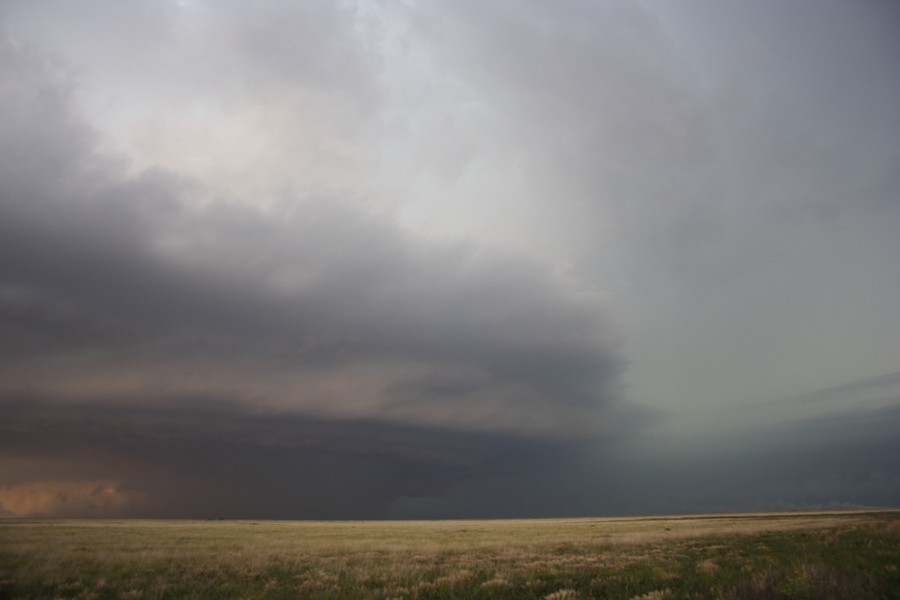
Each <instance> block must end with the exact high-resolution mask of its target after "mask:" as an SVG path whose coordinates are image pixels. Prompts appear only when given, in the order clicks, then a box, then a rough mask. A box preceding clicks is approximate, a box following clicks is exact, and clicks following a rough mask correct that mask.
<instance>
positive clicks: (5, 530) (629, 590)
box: [0, 511, 900, 600]
mask: <svg viewBox="0 0 900 600" xmlns="http://www.w3.org/2000/svg"><path fill="white" fill-rule="evenodd" d="M304 597H309V598H547V599H550V600H561V599H564V598H641V599H646V600H650V599H661V598H810V599H812V598H900V512H898V511H878V512H865V511H847V512H816V513H779V514H743V515H707V516H690V517H643V518H604V519H539V520H511V521H393V522H311V521H128V520H122V521H112V520H69V521H53V520H6V521H0V598H304Z"/></svg>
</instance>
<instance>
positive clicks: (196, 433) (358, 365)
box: [0, 42, 622, 517]
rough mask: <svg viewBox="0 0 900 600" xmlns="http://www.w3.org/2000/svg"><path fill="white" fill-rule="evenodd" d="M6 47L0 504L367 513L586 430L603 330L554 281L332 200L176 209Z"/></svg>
mask: <svg viewBox="0 0 900 600" xmlns="http://www.w3.org/2000/svg"><path fill="white" fill-rule="evenodd" d="M0 61H2V65H0V68H2V69H3V74H2V77H0V79H2V81H3V94H2V97H0V108H2V112H3V113H4V114H5V115H9V116H11V117H12V118H9V119H4V121H3V125H2V127H3V129H2V135H0V152H2V154H3V156H5V157H7V160H4V161H3V166H2V167H0V168H2V169H3V173H2V178H0V210H2V216H3V218H2V220H0V278H2V279H0V331H2V337H0V340H2V341H0V353H2V355H3V356H4V365H3V366H2V367H0V369H2V378H3V383H2V386H0V393H2V401H3V406H2V408H3V412H4V413H5V415H4V419H3V422H4V434H3V454H4V455H5V458H4V459H3V461H2V462H3V465H2V466H3V468H4V469H6V472H7V476H6V481H5V482H4V483H5V484H6V487H5V488H4V490H5V491H4V492H3V494H4V495H3V498H4V499H5V502H6V504H7V505H8V507H7V509H6V510H7V511H9V512H16V511H32V512H40V511H44V512H50V513H52V514H95V512H97V511H99V512H100V513H102V512H103V511H107V512H111V513H116V514H155V515H193V516H201V515H208V514H210V513H216V514H223V515H228V516H236V515H250V514H256V515H259V516H270V517H271V516H297V515H306V516H350V515H356V516H379V515H384V514H386V512H385V511H386V507H387V506H388V505H389V503H390V502H391V501H392V500H393V499H394V498H396V497H398V496H403V495H420V494H426V495H430V494H435V493H440V492H441V491H442V490H445V489H447V486H449V485H451V484H452V483H453V482H455V481H458V480H459V479H460V478H462V477H463V475H465V476H466V477H471V476H485V475H486V474H488V473H491V472H494V471H499V470H504V471H515V470H516V469H518V468H520V467H521V465H523V464H528V463H534V462H536V458H535V457H536V456H537V455H539V454H544V455H547V456H558V455H557V454H556V453H554V452H545V450H547V449H549V448H551V447H552V446H553V444H554V443H553V442H549V441H540V439H542V438H566V437H569V436H573V435H574V436H575V437H583V436H585V435H593V432H594V431H595V429H596V427H597V426H599V425H601V424H602V423H603V421H604V413H605V411H607V409H608V408H609V406H610V405H611V403H612V402H613V401H614V400H615V398H616V394H617V377H618V374H619V372H620V370H621V365H622V361H621V358H620V356H619V353H618V351H617V344H618V342H617V339H616V335H615V334H614V332H613V331H612V330H611V328H610V326H609V325H608V322H607V318H606V316H605V313H604V309H603V306H602V304H601V303H600V302H599V300H598V299H597V297H596V296H595V295H592V294H590V293H587V292H583V291H582V290H580V289H579V288H578V287H577V285H575V284H574V283H573V282H572V281H571V280H568V279H566V278H565V277H564V276H562V275H559V274H556V273H554V272H553V271H552V270H551V269H549V268H548V267H546V266H544V265H540V264H536V263H533V262H529V261H525V260H523V259H521V258H518V257H517V256H515V255H512V254H507V253H503V252H501V251H499V250H496V249H490V248H487V247H484V246H479V245H476V244H471V243H458V244H451V243H434V242H429V241H426V240H423V239H419V238H416V237H415V236H412V235H410V234H408V233H405V232H403V231H401V230H399V229H398V228H397V227H396V226H394V225H392V224H391V223H390V222H389V221H388V220H387V219H386V218H385V217H381V216H377V215H375V214H372V213H370V212H364V211H362V210H360V209H358V208H354V207H353V206H351V205H349V204H347V203H344V202H342V201H341V200H340V199H333V198H330V199H318V200H317V199H298V202H297V204H296V205H295V207H294V208H293V209H292V210H291V211H290V212H288V213H283V214H278V215H276V216H267V215H265V214H263V213H261V212H259V211H254V210H251V209H247V208H240V207H235V206H229V205H213V206H211V207H207V208H202V209H196V208H190V207H188V206H186V204H185V203H184V200H183V197H184V196H185V195H186V194H188V193H190V192H191V191H192V190H196V188H197V186H200V185H201V184H200V183H198V182H195V181H192V180H190V179H187V178H180V177H178V176H176V175H174V174H171V173H167V172H165V171H162V170H151V171H145V172H143V173H139V174H137V175H133V176H128V175H126V174H125V171H124V167H123V165H121V164H119V163H117V162H116V161H115V160H114V159H112V158H110V157H108V156H104V155H102V154H101V153H100V152H99V147H98V144H97V140H96V136H97V134H96V133H95V132H93V131H91V130H90V129H88V128H87V127H86V126H84V125H83V124H82V123H80V122H79V120H78V119H77V118H76V117H75V116H73V112H72V111H71V110H70V109H69V106H68V105H69V98H68V94H69V91H68V90H69V89H70V88H69V87H68V86H67V84H66V82H65V79H64V78H62V77H61V76H59V75H58V74H57V72H56V71H55V70H54V67H53V66H52V65H50V64H47V63H46V61H45V60H44V59H43V58H42V56H41V54H40V53H38V52H36V51H34V50H31V49H28V48H26V47H23V46H21V45H17V44H13V43H10V42H6V43H4V45H3V47H2V52H0ZM197 398H201V399H203V402H202V405H203V406H204V407H206V408H202V409H197V410H189V409H178V408H177V407H179V406H185V405H187V406H189V405H190V404H191V403H192V402H194V401H195V400H194V399H197ZM265 414H272V415H277V416H262V415H265ZM472 430H477V431H480V432H481V433H478V434H475V433H466V431H472ZM535 436H537V438H539V439H535ZM529 440H530V441H529ZM562 445H563V446H564V445H565V444H562ZM23 457H25V459H27V460H26V463H28V464H32V466H33V468H29V469H27V471H28V472H29V473H30V475H29V476H28V477H26V478H24V479H21V474H22V473H23V472H24V470H26V469H25V467H20V466H17V465H21V464H23V463H21V460H23ZM28 461H32V462H30V463H29V462H28ZM35 465H36V466H35ZM60 465H64V466H63V467H60ZM9 473H18V474H19V475H18V476H19V477H20V479H16V477H13V476H12V475H9ZM62 473H65V474H66V475H62ZM200 474H202V475H200ZM78 482H81V483H78ZM54 486H55V487H54ZM54 490H55V491H54ZM56 497H59V498H63V497H64V498H71V499H72V500H71V502H70V503H68V504H66V505H65V506H62V505H59V506H57V505H56V504H54V502H55V501H54V500H53V498H56ZM96 498H99V500H92V499H96ZM98 502H99V504H98ZM10 507H15V508H10ZM28 507H31V508H28Z"/></svg>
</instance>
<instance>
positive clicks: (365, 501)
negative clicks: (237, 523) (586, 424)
mask: <svg viewBox="0 0 900 600" xmlns="http://www.w3.org/2000/svg"><path fill="white" fill-rule="evenodd" d="M0 410H2V416H3V426H2V429H3V436H2V441H0V451H2V452H3V454H4V455H6V457H7V461H11V462H13V463H14V461H15V458H16V457H18V456H23V455H25V456H28V457H29V459H30V460H31V463H30V464H29V466H30V468H29V469H28V472H27V473H23V472H20V473H18V474H16V473H13V472H12V470H11V469H10V468H9V467H6V469H4V470H5V471H6V472H5V473H4V475H5V478H4V479H5V481H4V484H5V485H6V488H7V491H6V493H5V494H6V495H5V496H4V492H3V490H0V504H2V499H3V498H4V497H9V496H10V492H9V490H10V489H12V490H15V489H17V488H22V487H25V486H28V485H29V484H31V485H33V484H32V482H34V481H38V482H41V483H42V485H43V486H45V488H48V489H53V483H52V482H54V481H57V482H70V481H102V482H108V483H106V485H107V486H112V487H113V489H114V490H115V491H116V493H118V494H129V495H130V497H131V499H132V502H131V503H130V504H125V503H123V504H122V505H121V506H119V507H117V509H118V510H117V513H116V514H119V515H124V516H129V515H130V516H141V515H144V516H159V517H163V516H182V517H184V516H190V517H201V518H202V517H221V516H225V517H238V516H243V517H259V518H279V517H280V518H288V517H296V516H298V515H301V516H306V517H317V518H337V517H341V518H366V517H368V518H376V517H385V516H389V512H388V508H389V505H390V503H391V502H392V501H393V500H394V499H395V498H397V497H401V496H432V495H439V494H442V493H445V492H446V491H447V490H448V489H450V488H451V487H452V486H453V485H455V484H457V483H458V482H459V481H462V480H465V479H469V478H476V479H477V478H491V477H494V476H495V475H496V474H497V473H501V472H502V473H513V472H516V471H521V470H522V469H523V468H524V464H529V465H541V464H547V463H550V462H554V461H558V460H564V457H565V455H566V454H567V452H568V451H567V450H566V445H565V444H559V443H553V442H535V441H527V440H523V439H521V438H516V437H507V436H497V435H479V434H471V433H462V432H451V431H447V430H444V429H439V428H417V427H409V426H403V425H396V424H390V423H385V422H375V421H368V422H367V421H352V420H346V421H327V420H326V421H322V420H317V419H311V418H306V417H302V416H285V415H277V416H265V415H258V414H251V413H248V412H247V411H246V410H243V409H241V408H240V407H235V406H227V405H223V404H222V403H220V402H205V403H204V402H199V401H197V400H196V399H194V401H193V402H191V401H186V402H185V403H184V406H182V407H181V408H172V407H170V408H152V407H146V406H136V407H135V406H125V407H118V408H115V407H113V408H111V407H109V406H103V405H81V406H76V407H71V406H69V407H66V406H59V405H47V404H42V403H40V402H33V401H32V402H27V403H6V404H4V405H3V406H2V407H0ZM4 466H5V465H4ZM56 485H57V486H58V487H60V486H62V484H60V483H57V484H56ZM62 489H65V488H64V486H62ZM88 491H90V490H88ZM69 494H72V491H70V492H69ZM73 504H74V506H73V507H68V506H65V505H56V506H54V507H52V508H55V509H56V510H57V511H58V512H57V513H56V514H59V515H66V514H69V515H71V514H76V515H77V514H79V512H78V510H79V509H80V510H81V511H82V513H80V514H85V513H88V514H89V512H88V511H86V510H85V502H84V501H82V502H81V504H76V503H74V502H73ZM46 508H51V506H50V505H48V506H47V507H46Z"/></svg>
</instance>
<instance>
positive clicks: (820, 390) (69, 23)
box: [0, 0, 900, 519]
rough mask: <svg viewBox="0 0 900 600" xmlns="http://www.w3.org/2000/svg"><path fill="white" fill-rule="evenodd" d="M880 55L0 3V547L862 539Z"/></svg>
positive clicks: (812, 37) (874, 427)
mask: <svg viewBox="0 0 900 600" xmlns="http://www.w3.org/2000/svg"><path fill="white" fill-rule="evenodd" d="M898 22H900V5H898V4H897V3H895V2H889V1H884V2H879V1H877V0H871V1H867V2H850V1H832V0H798V1H796V2H781V1H775V0H763V1H759V2H744V1H737V0H726V1H719V0H716V1H713V0H675V1H671V0H640V1H638V0H634V1H625V0H617V1H605V0H597V1H586V0H585V1H582V0H566V1H562V2H544V1H543V0H518V1H513V0H453V1H449V0H448V1H439V0H433V1H430V0H423V1H421V2H413V1H404V0H397V1H388V0H357V1H351V0H348V1H344V2H337V1H335V2H330V1H329V2H324V1H322V2H320V1H315V2H313V1H287V0H264V1H252V2H251V1H250V0H215V1H213V0H152V1H151V0H133V1H129V2H122V1H121V0H84V1H82V2H77V3H75V2H69V1H68V0H0V114H2V115H3V117H2V119H0V516H6V517H29V516H47V517H158V518H254V519H257V518H275V519H320V518H328V519H360V518H366V519H383V518H392V519H393V518H491V517H564V516H595V515H631V514H674V513H696V512H725V511H750V510H752V511H756V510H795V509H814V508H845V507H862V506H892V507H896V506H898V505H900V459H898V458H897V457H900V109H898V107H900V67H898V65H900V36H897V35H896V31H897V29H896V24H897V23H898Z"/></svg>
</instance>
